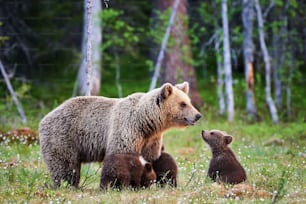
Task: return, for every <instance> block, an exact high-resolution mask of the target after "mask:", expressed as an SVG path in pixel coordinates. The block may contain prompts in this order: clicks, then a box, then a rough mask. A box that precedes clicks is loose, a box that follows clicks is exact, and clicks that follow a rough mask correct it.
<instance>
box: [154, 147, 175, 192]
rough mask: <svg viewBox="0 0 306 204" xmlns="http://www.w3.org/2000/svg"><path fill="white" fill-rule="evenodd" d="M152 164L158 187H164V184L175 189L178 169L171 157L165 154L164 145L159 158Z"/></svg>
mask: <svg viewBox="0 0 306 204" xmlns="http://www.w3.org/2000/svg"><path fill="white" fill-rule="evenodd" d="M152 164H153V169H154V171H155V173H156V183H157V184H158V185H160V186H161V187H164V186H165V184H169V185H170V186H171V187H177V172H178V168H177V165H176V162H175V160H174V159H173V157H172V156H171V155H170V154H168V153H166V152H165V149H164V145H163V146H162V152H161V155H160V157H159V158H158V159H157V160H155V161H153V163H152Z"/></svg>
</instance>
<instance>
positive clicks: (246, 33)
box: [242, 0, 257, 118]
mask: <svg viewBox="0 0 306 204" xmlns="http://www.w3.org/2000/svg"><path fill="white" fill-rule="evenodd" d="M253 3H254V1H253V0H243V2H242V23H243V58H244V70H245V80H246V85H247V90H246V111H247V113H248V115H249V116H251V117H252V118H254V117H255V116H256V112H257V111H256V106H255V94H254V68H253V67H254V66H253V65H254V43H253V39H252V35H253V19H254V10H253V9H254V7H253Z"/></svg>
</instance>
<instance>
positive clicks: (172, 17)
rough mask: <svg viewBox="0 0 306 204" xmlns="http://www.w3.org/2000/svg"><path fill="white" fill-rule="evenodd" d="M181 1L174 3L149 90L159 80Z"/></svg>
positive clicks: (176, 0)
mask: <svg viewBox="0 0 306 204" xmlns="http://www.w3.org/2000/svg"><path fill="white" fill-rule="evenodd" d="M179 1H180V0H175V3H174V5H173V9H172V12H171V16H170V18H169V23H168V26H167V29H166V32H165V34H164V37H163V41H162V44H161V48H160V51H159V54H158V58H157V61H156V65H155V67H154V74H153V76H152V80H151V84H150V88H149V91H151V90H153V89H154V88H155V87H156V82H157V80H158V77H159V75H160V68H161V64H162V61H163V59H164V56H165V50H166V47H167V44H168V40H169V36H170V31H171V27H172V25H173V23H174V19H175V16H176V11H177V7H178V5H179Z"/></svg>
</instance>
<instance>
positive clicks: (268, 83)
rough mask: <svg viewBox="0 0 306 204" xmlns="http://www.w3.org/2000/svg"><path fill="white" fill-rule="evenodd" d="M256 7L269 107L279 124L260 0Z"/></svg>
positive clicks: (256, 0) (274, 120) (256, 1)
mask: <svg viewBox="0 0 306 204" xmlns="http://www.w3.org/2000/svg"><path fill="white" fill-rule="evenodd" d="M255 8H256V13H257V23H258V32H259V41H260V47H261V50H262V54H263V57H264V62H265V80H266V87H265V94H266V103H267V105H268V107H269V111H270V114H271V117H272V120H273V122H274V123H275V124H277V123H278V115H277V109H276V107H275V104H274V101H273V99H272V97H271V60H270V56H269V53H268V49H267V46H266V43H265V36H264V30H263V27H264V24H263V18H262V13H261V8H260V5H259V2H258V0H255Z"/></svg>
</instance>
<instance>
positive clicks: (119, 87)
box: [113, 46, 122, 98]
mask: <svg viewBox="0 0 306 204" xmlns="http://www.w3.org/2000/svg"><path fill="white" fill-rule="evenodd" d="M113 52H114V57H115V67H116V86H117V90H118V97H119V98H122V86H121V83H120V60H119V56H118V52H117V48H116V46H114V47H113Z"/></svg>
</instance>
